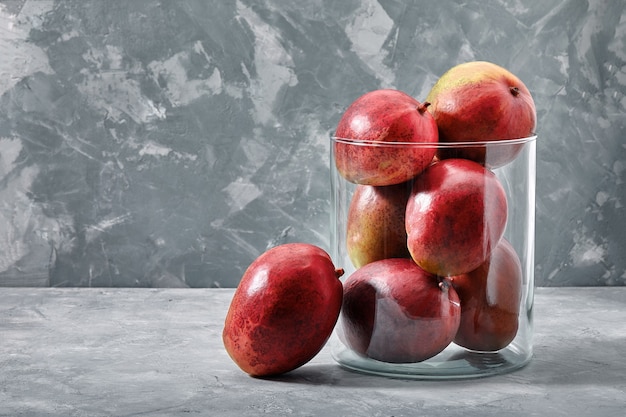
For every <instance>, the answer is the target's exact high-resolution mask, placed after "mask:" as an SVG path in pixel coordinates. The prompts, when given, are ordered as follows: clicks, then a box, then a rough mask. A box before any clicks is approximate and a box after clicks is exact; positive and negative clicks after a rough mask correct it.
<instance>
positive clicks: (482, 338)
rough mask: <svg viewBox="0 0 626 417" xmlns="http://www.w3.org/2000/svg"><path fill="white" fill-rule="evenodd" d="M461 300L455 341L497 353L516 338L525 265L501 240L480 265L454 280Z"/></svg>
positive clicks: (453, 284)
mask: <svg viewBox="0 0 626 417" xmlns="http://www.w3.org/2000/svg"><path fill="white" fill-rule="evenodd" d="M450 280H451V281H452V286H453V287H454V288H455V289H456V291H457V294H458V295H459V299H460V300H461V324H460V325H459V330H458V331H457V334H456V336H455V337H454V342H455V343H456V344H457V345H459V346H463V347H465V348H467V349H470V350H475V351H483V352H484V351H487V352H492V351H497V350H500V349H503V348H505V347H506V346H508V345H509V343H511V342H512V341H513V339H514V338H515V336H516V334H517V330H518V327H519V311H520V304H521V297H522V266H521V262H520V259H519V257H518V256H517V253H516V252H515V249H514V248H513V246H511V244H510V243H509V242H508V241H507V240H506V239H504V238H503V239H502V240H501V241H500V243H499V244H498V246H497V247H496V249H495V250H494V251H493V252H492V253H491V256H490V257H489V259H488V260H487V261H485V262H484V263H483V264H482V265H481V266H479V267H478V268H476V269H475V270H473V271H471V272H468V273H467V274H463V275H458V276H455V277H451V278H450Z"/></svg>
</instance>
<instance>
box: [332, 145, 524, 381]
mask: <svg viewBox="0 0 626 417" xmlns="http://www.w3.org/2000/svg"><path fill="white" fill-rule="evenodd" d="M330 148H331V227H330V231H331V242H330V243H331V255H332V257H333V261H334V263H335V265H336V266H337V267H342V268H344V270H345V274H344V276H343V277H342V281H343V284H344V303H343V308H342V312H341V315H340V318H339V321H338V323H337V326H336V330H335V333H334V334H333V337H332V338H331V341H330V344H331V351H332V355H333V358H334V359H335V360H336V361H337V363H338V364H339V365H341V366H342V367H344V368H347V369H350V370H353V371H358V372H363V373H368V374H375V375H381V376H387V377H397V378H409V379H462V378H475V377H483V376H489V375H494V374H501V373H506V372H510V371H513V370H516V369H519V368H521V367H523V366H524V365H526V364H527V363H528V362H529V361H530V359H531V357H532V333H533V315H532V312H533V297H534V292H533V289H534V239H535V163H536V162H535V158H536V137H535V136H533V137H529V138H523V139H514V140H501V141H483V142H471V143H466V142H464V143H436V144H432V143H387V142H362V141H355V140H350V139H342V138H335V137H333V138H331V147H330ZM424 155H426V156H425V157H424ZM419 157H423V158H425V160H426V161H427V162H426V163H422V166H414V167H412V168H410V169H409V170H408V171H406V172H401V171H402V170H403V169H404V168H405V167H400V169H399V170H395V171H394V170H393V166H394V164H399V161H402V163H403V164H405V161H407V160H416V159H419ZM361 158H362V159H361ZM364 161H366V162H364ZM364 163H365V164H369V165H370V166H373V167H374V168H381V169H378V171H385V172H384V174H381V175H382V177H381V178H375V177H376V175H377V174H376V172H375V171H376V169H374V170H373V171H370V172H365V171H366V170H365V169H363V164H364ZM405 165H406V164H405ZM418 165H419V164H418ZM390 170H391V171H390ZM411 170H412V171H411ZM392 171H393V172H392ZM361 174H363V175H361ZM403 176H404V177H403ZM372 184H373V185H372ZM407 268H408V269H410V272H407ZM412 268H413V269H412Z"/></svg>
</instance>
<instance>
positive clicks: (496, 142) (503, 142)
mask: <svg viewBox="0 0 626 417" xmlns="http://www.w3.org/2000/svg"><path fill="white" fill-rule="evenodd" d="M330 138H331V140H332V141H333V142H335V143H342V144H346V145H354V146H380V147H423V148H471V147H483V146H489V147H491V146H511V145H521V144H525V143H529V142H534V141H535V140H536V139H537V135H533V136H528V137H525V138H517V139H491V140H481V141H463V142H440V141H438V142H385V141H377V140H358V139H349V138H341V137H337V136H334V135H331V137H330Z"/></svg>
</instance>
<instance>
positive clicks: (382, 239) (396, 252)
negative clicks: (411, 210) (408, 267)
mask: <svg viewBox="0 0 626 417" xmlns="http://www.w3.org/2000/svg"><path fill="white" fill-rule="evenodd" d="M410 194H411V182H410V181H409V182H406V183H402V184H396V185H387V186H378V187H376V186H372V185H358V186H357V187H356V189H355V191H354V194H353V195H352V199H351V200H350V207H349V208H348V217H347V234H346V245H347V249H348V255H349V257H350V260H351V261H352V264H353V265H354V266H355V267H356V268H359V267H361V266H363V265H365V264H368V263H370V262H374V261H378V260H381V259H386V258H409V257H410V256H411V255H410V254H409V249H408V248H407V246H406V228H405V226H404V223H405V221H404V219H405V214H406V202H407V200H408V198H409V195H410Z"/></svg>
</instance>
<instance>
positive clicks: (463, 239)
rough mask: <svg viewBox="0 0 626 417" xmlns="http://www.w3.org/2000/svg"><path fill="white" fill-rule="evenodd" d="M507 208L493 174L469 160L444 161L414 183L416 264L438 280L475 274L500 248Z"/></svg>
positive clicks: (410, 223)
mask: <svg viewBox="0 0 626 417" xmlns="http://www.w3.org/2000/svg"><path fill="white" fill-rule="evenodd" d="M507 210H508V203H507V197H506V193H505V191H504V188H503V187H502V184H501V183H500V181H499V180H498V178H497V177H496V176H495V174H494V173H493V172H491V171H490V170H488V169H486V168H485V167H483V166H482V165H480V164H478V163H477V162H473V161H470V160H468V159H444V160H442V161H438V162H435V163H433V164H432V165H431V166H429V167H428V168H427V169H426V170H425V171H424V172H423V173H422V174H420V175H419V176H418V177H417V178H415V179H414V182H413V191H412V193H411V196H410V197H409V200H408V202H407V209H406V230H407V246H408V248H409V252H410V253H411V257H412V258H413V260H414V261H415V262H416V263H417V264H418V265H419V266H420V267H422V268H423V269H425V270H426V271H428V272H430V273H432V274H436V275H439V276H453V275H460V274H464V273H466V272H470V271H472V270H474V269H476V268H478V266H480V264H482V263H483V262H484V261H485V260H486V259H487V258H488V257H489V255H490V253H491V251H492V250H493V249H494V248H495V247H496V245H497V244H498V242H499V241H500V239H501V238H502V236H503V235H504V230H505V227H506V222H507V217H508V212H507Z"/></svg>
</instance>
